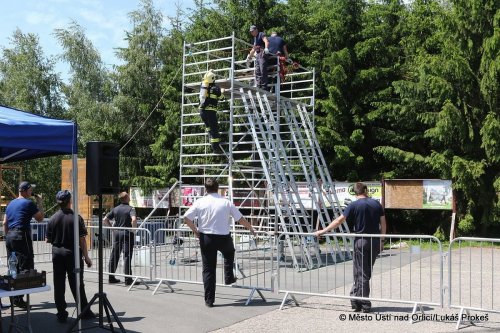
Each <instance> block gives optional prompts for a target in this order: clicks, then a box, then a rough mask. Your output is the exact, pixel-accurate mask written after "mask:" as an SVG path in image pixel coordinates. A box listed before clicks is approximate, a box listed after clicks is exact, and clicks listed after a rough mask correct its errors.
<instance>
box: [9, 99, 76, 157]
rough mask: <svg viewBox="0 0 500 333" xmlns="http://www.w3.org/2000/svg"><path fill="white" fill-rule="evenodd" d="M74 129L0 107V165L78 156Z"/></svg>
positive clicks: (69, 123) (71, 124)
mask: <svg viewBox="0 0 500 333" xmlns="http://www.w3.org/2000/svg"><path fill="white" fill-rule="evenodd" d="M76 134H77V126H76V124H75V123H74V122H72V121H68V120H58V119H52V118H47V117H42V116H37V115H35V114H32V113H27V112H23V111H20V110H15V109H12V108H8V107H5V106H0V163H8V162H16V161H23V160H29V159H33V158H38V157H46V156H53V155H69V154H71V155H73V154H76V153H77V139H76Z"/></svg>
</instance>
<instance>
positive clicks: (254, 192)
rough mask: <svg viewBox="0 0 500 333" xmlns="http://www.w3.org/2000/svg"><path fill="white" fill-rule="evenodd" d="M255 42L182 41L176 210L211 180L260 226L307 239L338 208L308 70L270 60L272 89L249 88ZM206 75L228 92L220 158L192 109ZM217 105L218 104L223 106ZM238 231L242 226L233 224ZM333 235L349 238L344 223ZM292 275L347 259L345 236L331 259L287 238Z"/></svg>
mask: <svg viewBox="0 0 500 333" xmlns="http://www.w3.org/2000/svg"><path fill="white" fill-rule="evenodd" d="M250 48H251V45H250V44H248V43H246V42H244V41H242V40H240V39H237V38H236V37H235V36H234V34H233V36H229V37H225V38H218V39H213V40H208V41H203V42H197V43H190V44H188V43H185V44H184V56H183V94H182V101H183V102H182V114H181V147H180V150H181V151H180V178H179V180H180V184H181V204H180V208H181V213H182V212H183V210H185V209H186V208H187V207H188V206H189V205H190V203H191V202H192V201H193V200H196V198H197V197H200V196H203V195H204V193H203V186H202V185H203V184H204V180H205V179H206V178H207V177H215V178H218V180H219V183H220V184H221V191H222V193H221V194H222V195H226V196H227V197H228V198H229V199H230V200H232V201H233V202H234V203H235V205H236V206H238V207H239V208H240V210H241V211H242V213H243V214H244V215H245V217H246V218H247V220H248V221H249V222H251V223H252V224H253V225H254V226H255V227H256V228H257V229H259V230H267V231H270V232H280V231H286V232H294V233H310V232H313V231H314V230H316V229H317V228H318V226H321V227H326V226H327V225H328V223H329V222H330V221H332V220H333V219H334V218H335V217H337V216H338V214H339V212H341V207H340V204H339V202H338V199H337V196H336V192H335V188H334V184H333V182H332V178H331V176H330V173H329V170H328V168H327V165H326V162H325V159H324V156H323V154H322V152H321V149H320V147H319V144H318V142H317V140H316V136H315V133H314V121H313V114H314V80H315V73H314V70H313V71H310V70H308V69H306V68H304V67H302V66H300V65H298V64H296V63H293V64H288V63H286V64H285V63H281V64H280V62H279V58H277V57H271V58H270V61H269V63H270V66H269V80H270V87H271V91H270V92H268V91H264V90H261V89H259V88H256V87H255V86H254V82H253V81H254V69H253V68H252V66H250V68H248V67H247V64H246V61H245V59H246V55H247V54H248V52H249V50H250ZM209 69H212V70H213V72H214V73H215V74H216V81H215V82H216V84H217V85H219V86H220V87H222V88H225V95H226V98H227V103H226V104H225V105H224V103H223V104H222V106H221V108H220V112H219V113H218V118H219V128H220V131H221V139H222V148H223V150H224V154H221V155H217V154H214V153H212V149H211V146H210V138H209V136H208V134H207V133H206V132H205V126H204V124H203V122H202V120H201V118H200V115H199V111H198V104H199V99H198V96H199V88H200V83H201V80H202V77H203V75H204V74H205V73H206V72H207V71H208V70H209ZM219 104H220V103H219ZM234 228H238V226H234ZM338 231H339V232H341V233H342V232H349V230H348V227H347V224H344V225H342V226H341V227H340V228H339V230H338ZM286 242H287V245H288V248H289V249H290V251H291V252H292V253H291V258H292V260H293V264H294V266H295V267H296V268H297V269H311V268H314V267H319V266H321V265H322V264H323V261H324V256H325V255H331V256H332V258H333V260H334V262H336V261H337V260H339V259H340V260H344V259H345V256H346V255H347V256H349V257H350V255H351V254H350V251H349V250H350V240H349V239H346V238H345V237H331V238H330V237H327V242H326V249H327V253H322V252H321V251H320V249H319V244H318V242H317V240H315V239H312V238H311V237H306V236H303V235H292V236H288V237H287V239H286Z"/></svg>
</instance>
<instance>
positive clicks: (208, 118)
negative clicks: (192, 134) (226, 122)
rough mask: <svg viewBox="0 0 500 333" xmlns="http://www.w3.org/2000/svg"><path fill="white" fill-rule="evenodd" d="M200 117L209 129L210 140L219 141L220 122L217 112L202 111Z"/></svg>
mask: <svg viewBox="0 0 500 333" xmlns="http://www.w3.org/2000/svg"><path fill="white" fill-rule="evenodd" d="M200 117H201V120H203V123H204V124H205V126H206V128H207V129H208V134H210V139H219V138H220V135H219V121H218V120H217V111H215V110H205V109H200ZM217 141H218V140H217Z"/></svg>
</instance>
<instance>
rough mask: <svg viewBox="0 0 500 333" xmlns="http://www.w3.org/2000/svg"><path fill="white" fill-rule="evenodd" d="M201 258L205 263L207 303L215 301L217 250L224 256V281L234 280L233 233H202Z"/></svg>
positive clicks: (227, 282) (204, 274) (204, 280)
mask: <svg viewBox="0 0 500 333" xmlns="http://www.w3.org/2000/svg"><path fill="white" fill-rule="evenodd" d="M200 249H201V260H202V263H203V286H204V288H205V303H213V302H214V301H215V283H216V276H215V273H216V268H217V251H220V252H221V253H222V255H223V256H224V283H226V284H229V283H231V282H232V280H234V272H233V264H234V252H235V251H234V244H233V239H232V238H231V235H212V234H203V233H200Z"/></svg>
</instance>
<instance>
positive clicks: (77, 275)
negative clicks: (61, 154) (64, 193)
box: [72, 154, 83, 332]
mask: <svg viewBox="0 0 500 333" xmlns="http://www.w3.org/2000/svg"><path fill="white" fill-rule="evenodd" d="M72 164H73V167H72V171H73V174H72V181H73V212H74V214H73V236H74V239H75V244H74V246H75V247H74V250H73V252H74V255H75V281H76V298H77V300H78V301H77V302H76V303H77V304H76V309H77V310H76V314H77V317H78V316H79V315H80V313H81V311H82V309H81V302H80V299H81V298H80V297H81V295H80V284H81V283H82V281H80V276H81V275H80V269H83V268H82V267H80V260H81V257H80V227H79V221H78V217H79V215H80V211H79V210H78V155H77V154H73V156H72ZM81 330H82V322H81V321H80V320H79V321H78V331H79V332H80V331H81Z"/></svg>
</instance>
